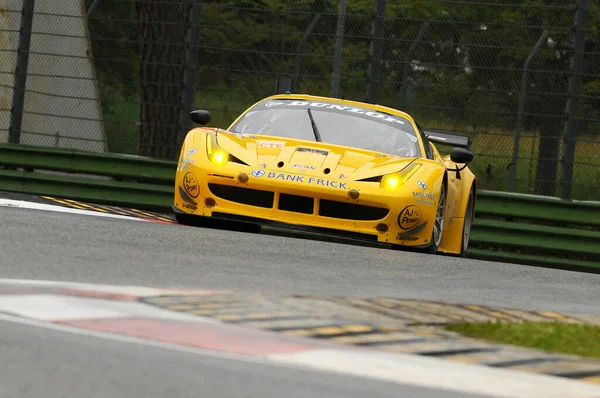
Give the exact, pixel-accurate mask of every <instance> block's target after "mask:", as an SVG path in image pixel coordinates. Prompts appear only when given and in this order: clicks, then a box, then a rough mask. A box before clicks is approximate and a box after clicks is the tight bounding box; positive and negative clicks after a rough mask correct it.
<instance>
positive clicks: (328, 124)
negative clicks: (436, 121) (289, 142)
mask: <svg viewBox="0 0 600 398" xmlns="http://www.w3.org/2000/svg"><path fill="white" fill-rule="evenodd" d="M309 108H310V110H311V113H312V117H313V120H314V122H315V125H316V127H317V131H318V134H316V133H315V130H314V129H313V127H312V125H311V118H310V115H309V112H308V109H309ZM229 130H230V131H232V132H234V133H238V134H256V135H271V136H277V137H286V138H293V139H301V140H311V141H315V140H316V137H318V136H320V138H321V140H322V141H323V142H325V143H329V144H336V145H344V146H350V147H355V148H361V149H367V150H371V151H377V152H383V153H388V154H392V155H398V156H405V157H418V156H421V155H420V149H419V143H418V139H417V136H416V133H415V130H414V129H413V126H412V124H411V122H410V121H409V120H408V119H405V118H403V117H402V116H398V115H392V114H388V113H383V112H379V111H375V110H373V109H368V108H361V107H357V106H353V105H344V104H336V103H332V102H316V101H305V100H279V99H277V100H268V101H263V102H260V103H258V104H257V105H256V106H254V107H253V108H252V109H250V110H249V111H248V112H247V113H246V114H245V115H244V116H243V117H242V118H241V119H240V120H238V121H237V123H235V124H234V125H233V126H231V128H230V129H229Z"/></svg>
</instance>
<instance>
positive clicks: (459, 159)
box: [450, 148, 474, 163]
mask: <svg viewBox="0 0 600 398" xmlns="http://www.w3.org/2000/svg"><path fill="white" fill-rule="evenodd" d="M473 156H474V155H473V152H471V151H468V150H466V149H464V148H454V149H453V150H452V152H450V160H452V161H453V162H454V163H470V162H471V161H472V160H473Z"/></svg>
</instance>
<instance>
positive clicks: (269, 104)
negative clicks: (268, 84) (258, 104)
mask: <svg viewBox="0 0 600 398" xmlns="http://www.w3.org/2000/svg"><path fill="white" fill-rule="evenodd" d="M280 105H285V102H277V101H267V102H265V106H266V107H267V108H270V107H272V106H280Z"/></svg>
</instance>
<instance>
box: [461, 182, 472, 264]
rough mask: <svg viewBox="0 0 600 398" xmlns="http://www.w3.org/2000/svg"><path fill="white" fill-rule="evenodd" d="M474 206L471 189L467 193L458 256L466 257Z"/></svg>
mask: <svg viewBox="0 0 600 398" xmlns="http://www.w3.org/2000/svg"><path fill="white" fill-rule="evenodd" d="M474 205H475V191H474V190H473V188H471V192H469V202H468V203H467V208H466V210H465V221H464V224H463V233H462V243H461V246H460V256H461V257H465V256H466V255H467V249H468V248H469V239H470V238H471V225H472V224H473V206H474Z"/></svg>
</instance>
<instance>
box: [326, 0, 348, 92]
mask: <svg viewBox="0 0 600 398" xmlns="http://www.w3.org/2000/svg"><path fill="white" fill-rule="evenodd" d="M345 23H346V0H340V3H339V6H338V20H337V31H336V33H335V57H334V60H333V73H332V76H331V94H330V96H331V97H333V98H337V97H338V96H339V95H340V69H341V67H342V49H343V47H344V25H345Z"/></svg>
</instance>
